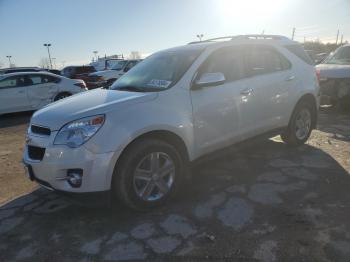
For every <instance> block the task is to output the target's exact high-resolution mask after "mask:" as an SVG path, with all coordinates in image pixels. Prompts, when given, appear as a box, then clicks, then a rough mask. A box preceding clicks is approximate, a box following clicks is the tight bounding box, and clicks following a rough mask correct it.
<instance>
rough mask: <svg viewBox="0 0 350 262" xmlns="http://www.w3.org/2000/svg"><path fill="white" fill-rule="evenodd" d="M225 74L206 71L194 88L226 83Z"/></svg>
mask: <svg viewBox="0 0 350 262" xmlns="http://www.w3.org/2000/svg"><path fill="white" fill-rule="evenodd" d="M225 80H226V79H225V76H224V74H223V73H220V72H217V73H204V74H202V75H201V76H200V77H199V78H198V79H197V80H196V81H195V82H194V86H193V87H194V88H201V87H206V86H218V85H221V84H223V83H225Z"/></svg>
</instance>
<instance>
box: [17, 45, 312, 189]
mask: <svg viewBox="0 0 350 262" xmlns="http://www.w3.org/2000/svg"><path fill="white" fill-rule="evenodd" d="M252 44H265V45H269V46H271V47H273V48H275V49H277V50H278V51H279V52H280V53H282V54H283V55H284V56H285V57H286V58H288V59H289V61H290V62H291V64H292V68H291V69H290V70H285V71H280V72H275V73H272V74H266V75H260V76H255V77H250V78H245V79H242V80H238V81H231V82H226V83H224V84H221V85H218V86H211V87H203V88H201V89H197V90H192V89H191V88H192V81H193V79H194V78H195V76H196V74H197V71H198V70H199V68H200V66H201V64H202V63H203V62H204V61H205V60H206V59H207V58H208V57H209V56H210V55H211V54H212V53H213V52H215V51H217V50H218V49H220V48H222V47H230V46H235V45H241V46H242V45H243V46H245V45H252ZM287 44H294V42H290V41H288V40H285V39H284V40H247V39H243V38H237V39H235V40H233V41H227V42H219V43H214V44H208V43H202V44H200V45H187V46H184V47H179V48H174V49H171V50H172V51H174V52H176V50H182V49H191V48H192V49H196V48H202V47H205V50H204V51H203V52H202V53H201V54H200V55H199V57H198V58H197V59H196V60H195V61H194V63H193V64H192V65H191V66H190V68H189V69H188V70H187V72H186V73H185V74H184V75H183V76H182V77H181V79H179V81H178V82H177V83H176V84H175V85H174V86H173V87H171V88H170V89H167V90H164V91H160V92H148V93H145V92H127V91H116V90H103V89H98V90H93V91H89V92H85V93H84V94H80V95H75V96H73V97H70V98H66V99H64V100H63V101H59V102H56V103H52V104H51V105H49V106H47V107H45V108H43V109H41V110H39V111H37V112H36V113H35V114H34V115H33V117H32V120H31V123H33V124H37V125H41V126H47V127H49V128H50V129H51V130H53V131H54V132H52V134H51V136H50V137H47V138H37V137H35V136H34V135H32V134H29V137H30V138H31V139H32V142H30V143H34V144H35V145H36V146H41V147H45V148H46V152H47V153H46V154H45V157H44V159H43V160H42V161H41V162H38V163H32V162H30V159H28V157H27V154H26V152H25V154H24V160H25V161H26V162H30V163H31V164H33V168H34V170H35V172H36V174H37V176H38V177H40V178H41V179H43V180H45V181H49V182H52V183H54V187H55V188H56V189H60V190H63V191H74V192H92V191H102V190H109V189H110V187H111V180H112V174H113V170H114V166H115V164H116V162H117V160H118V158H119V156H120V154H121V152H122V151H123V150H124V149H125V148H126V147H127V146H128V145H129V144H130V143H131V142H132V141H133V140H134V139H136V138H137V137H139V136H141V135H143V134H146V133H148V132H152V131H159V130H161V131H167V132H171V133H173V134H175V135H177V136H178V137H180V138H181V139H182V140H183V142H184V144H185V147H186V149H187V152H188V155H189V159H190V160H195V159H197V158H199V157H200V156H202V155H204V154H206V153H210V152H213V151H214V150H217V149H221V148H223V147H227V146H229V145H231V144H233V143H235V142H239V141H241V140H243V139H247V138H250V137H252V136H254V135H258V134H261V133H263V132H265V131H269V130H271V129H275V128H278V127H283V126H286V125H287V123H288V120H289V118H290V116H291V113H292V111H293V108H294V106H295V105H296V103H297V102H298V100H299V99H300V97H301V96H302V95H304V94H307V93H310V94H312V95H314V96H315V97H317V93H318V89H319V87H318V84H317V83H316V80H315V79H316V77H315V69H314V68H313V67H312V66H310V65H308V64H306V63H304V62H303V61H301V60H300V59H299V58H297V57H296V56H294V55H293V54H291V53H290V52H288V51H287V50H286V49H285V48H283V45H287ZM125 77H127V75H125ZM290 77H293V78H292V80H291V81H286V79H289V78H290ZM123 78H124V77H123ZM247 88H248V89H252V90H253V91H252V92H251V94H243V93H242V91H244V90H245V89H247ZM98 114H105V123H104V125H103V126H102V128H101V129H100V130H99V131H98V132H97V133H96V134H95V135H94V136H93V137H92V138H91V139H90V140H89V141H87V142H86V143H85V144H84V145H83V146H80V147H78V148H74V149H73V148H69V147H67V146H56V145H53V141H54V138H55V135H56V134H57V132H55V131H57V130H59V129H60V128H61V127H62V126H63V125H65V124H67V123H68V122H70V121H74V120H77V119H80V118H84V117H88V116H92V115H98ZM96 159H98V161H97V160H96ZM270 164H271V166H274V167H291V166H295V165H296V164H295V163H286V162H285V161H283V160H274V161H272V162H271V163H270ZM72 166H73V167H74V168H83V169H84V172H87V173H88V175H87V176H85V175H84V180H85V181H83V186H82V188H79V189H73V188H71V187H69V185H68V184H67V183H66V182H65V181H61V182H54V180H55V176H57V175H59V174H61V173H62V172H65V169H67V168H71V167H72ZM85 170H86V171H85ZM48 171H50V172H48ZM48 173H49V174H50V175H49V176H47V174H48ZM84 174H85V173H84Z"/></svg>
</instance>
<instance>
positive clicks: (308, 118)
mask: <svg viewBox="0 0 350 262" xmlns="http://www.w3.org/2000/svg"><path fill="white" fill-rule="evenodd" d="M316 115H317V114H316V112H315V108H314V106H313V105H312V104H311V103H309V102H308V101H300V102H299V103H298V104H297V106H296V107H295V109H294V111H293V114H292V117H291V119H290V121H289V124H288V127H287V129H286V130H285V131H284V132H283V133H282V134H281V138H282V140H283V142H285V143H286V144H287V145H290V146H300V145H302V144H304V143H305V142H306V141H307V140H308V138H309V137H310V134H311V132H312V129H313V127H314V126H315V125H316Z"/></svg>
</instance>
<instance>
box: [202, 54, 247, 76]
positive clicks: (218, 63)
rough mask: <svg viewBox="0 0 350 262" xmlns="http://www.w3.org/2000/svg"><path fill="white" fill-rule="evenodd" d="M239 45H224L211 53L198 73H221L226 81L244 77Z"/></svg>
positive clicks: (242, 58) (242, 59)
mask: <svg viewBox="0 0 350 262" xmlns="http://www.w3.org/2000/svg"><path fill="white" fill-rule="evenodd" d="M242 50H243V49H242V48H241V47H224V48H221V49H219V50H217V51H215V52H214V53H213V54H211V55H210V56H209V57H208V58H207V60H206V61H205V62H204V63H203V65H202V66H201V69H200V75H202V74H204V73H219V72H220V73H223V74H224V76H225V79H226V81H227V82H230V81H235V80H239V79H242V78H244V77H245V70H244V57H243V52H242Z"/></svg>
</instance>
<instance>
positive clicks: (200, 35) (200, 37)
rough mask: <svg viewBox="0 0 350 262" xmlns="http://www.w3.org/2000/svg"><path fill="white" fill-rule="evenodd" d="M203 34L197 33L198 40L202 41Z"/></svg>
mask: <svg viewBox="0 0 350 262" xmlns="http://www.w3.org/2000/svg"><path fill="white" fill-rule="evenodd" d="M203 36H204V35H203V34H199V35H197V37H198V39H199V42H202V38H203Z"/></svg>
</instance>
